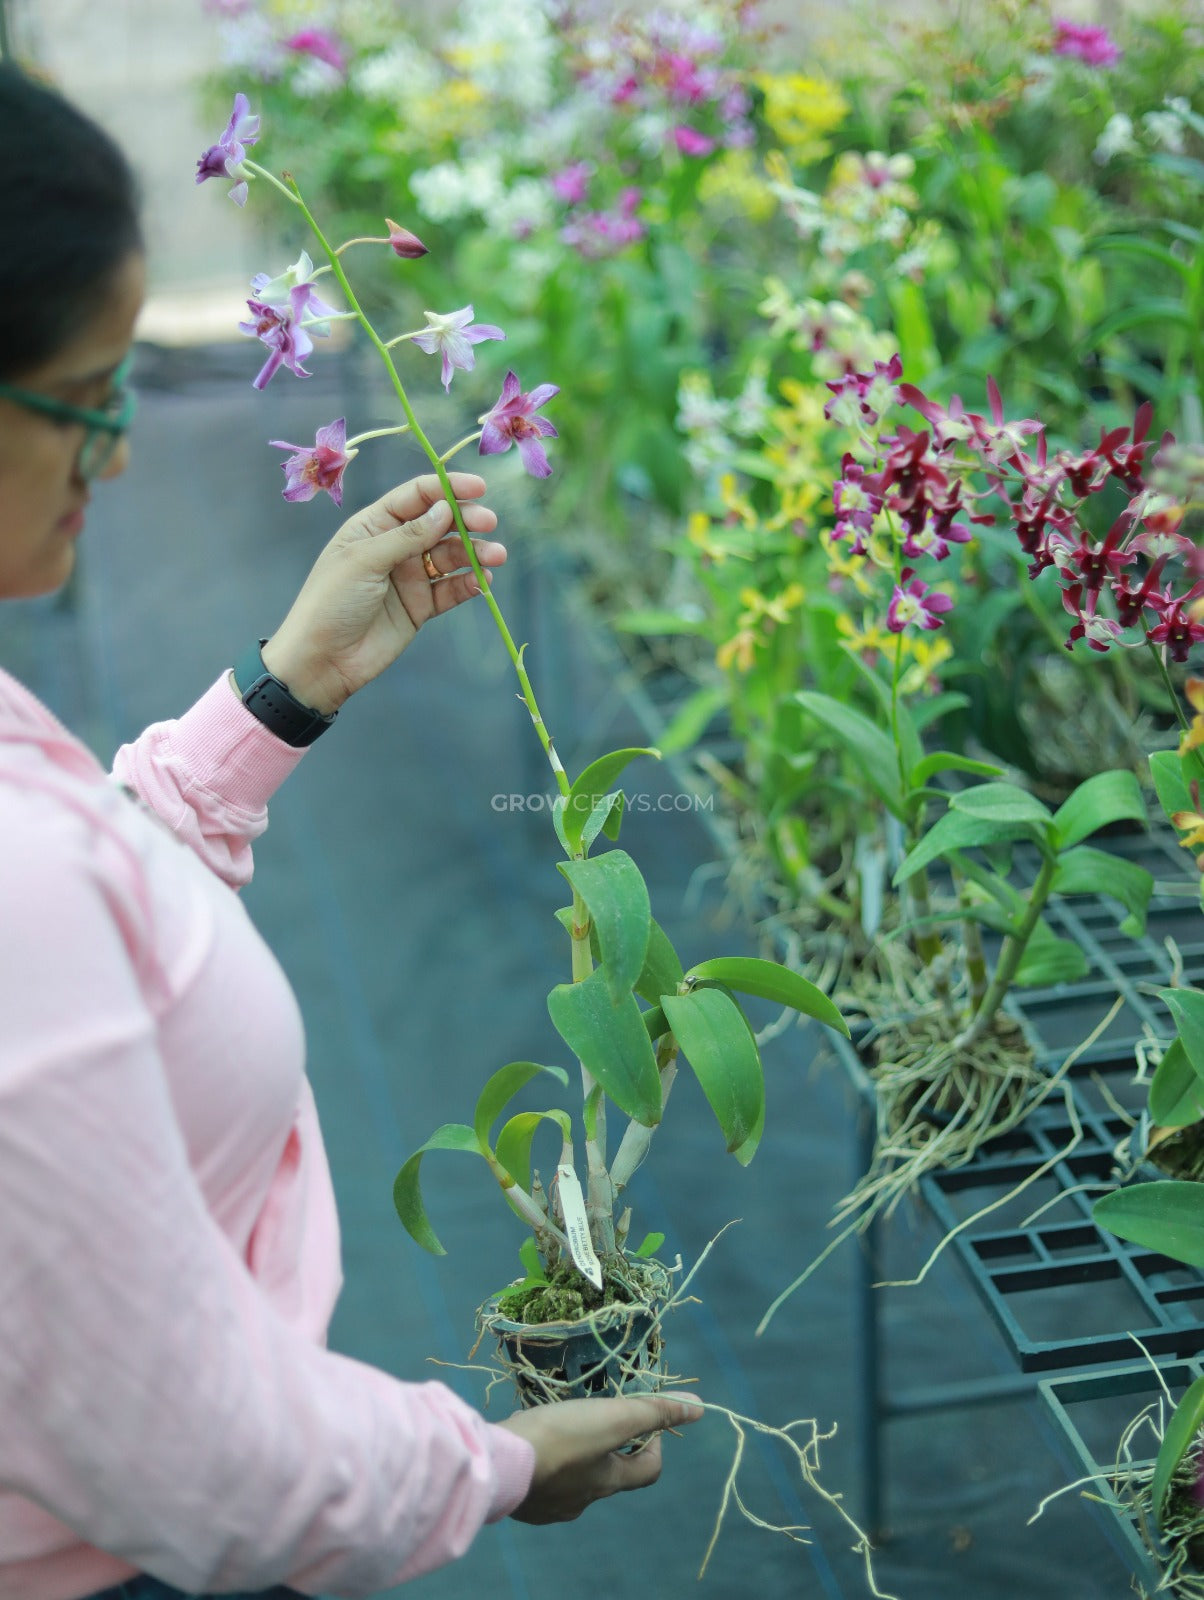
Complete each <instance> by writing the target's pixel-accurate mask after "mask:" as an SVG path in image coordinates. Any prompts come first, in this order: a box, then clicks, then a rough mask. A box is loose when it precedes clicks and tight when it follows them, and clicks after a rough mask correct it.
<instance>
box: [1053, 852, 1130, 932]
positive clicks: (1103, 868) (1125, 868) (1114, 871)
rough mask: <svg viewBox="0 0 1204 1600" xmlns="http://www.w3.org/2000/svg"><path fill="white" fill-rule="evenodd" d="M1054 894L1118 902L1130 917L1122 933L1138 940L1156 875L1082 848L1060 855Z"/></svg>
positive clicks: (1109, 853)
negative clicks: (1104, 897)
mask: <svg viewBox="0 0 1204 1600" xmlns="http://www.w3.org/2000/svg"><path fill="white" fill-rule="evenodd" d="M1052 892H1053V893H1054V894H1106V895H1110V896H1111V898H1112V899H1113V900H1119V901H1120V903H1121V905H1122V906H1124V908H1125V910H1126V911H1127V912H1128V913H1129V915H1128V916H1127V917H1126V918H1125V919H1124V921H1123V922H1122V923H1121V925H1120V931H1121V932H1122V933H1127V934H1128V935H1129V937H1130V938H1132V939H1137V938H1140V936H1141V935H1142V934H1143V933H1144V932H1145V919H1146V912H1147V911H1148V910H1149V906H1150V896H1151V895H1152V894H1153V892H1154V877H1153V874H1152V873H1150V872H1147V871H1146V869H1145V868H1144V867H1141V866H1138V864H1137V863H1136V862H1135V861H1126V860H1124V858H1123V857H1121V856H1114V855H1112V854H1111V852H1110V851H1108V850H1095V849H1093V848H1092V847H1091V846H1090V845H1086V844H1084V845H1079V846H1078V848H1077V849H1075V850H1067V851H1066V853H1065V855H1059V857H1058V866H1057V870H1056V872H1055V873H1054V880H1053V887H1052Z"/></svg>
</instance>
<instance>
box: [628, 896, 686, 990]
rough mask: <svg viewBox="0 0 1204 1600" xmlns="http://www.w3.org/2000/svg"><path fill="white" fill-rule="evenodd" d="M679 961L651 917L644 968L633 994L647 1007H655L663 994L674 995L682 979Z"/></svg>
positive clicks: (669, 943)
mask: <svg viewBox="0 0 1204 1600" xmlns="http://www.w3.org/2000/svg"><path fill="white" fill-rule="evenodd" d="M684 975H685V974H684V973H683V972H682V966H681V961H680V959H679V957H678V954H677V951H676V950H675V949H674V948H673V945H672V943H671V942H670V940H669V936H668V934H667V933H666V932H665V930H664V929H663V928H662V927H661V925H660V923H659V922H657V920H656V918H655V917H653V919H652V923H651V926H650V927H649V930H648V948H647V950H645V952H644V966H643V970H642V971H641V973H640V975H639V977H638V978H637V979H636V981H635V992H636V993H637V994H638V995H639V996H640V998H641V999H642V1000H647V1001H648V1003H649V1005H655V1004H656V1002H657V1001H658V1000H659V999H660V997H661V995H663V994H676V993H677V990H678V987H679V985H680V984H681V980H682V978H683V977H684Z"/></svg>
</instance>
